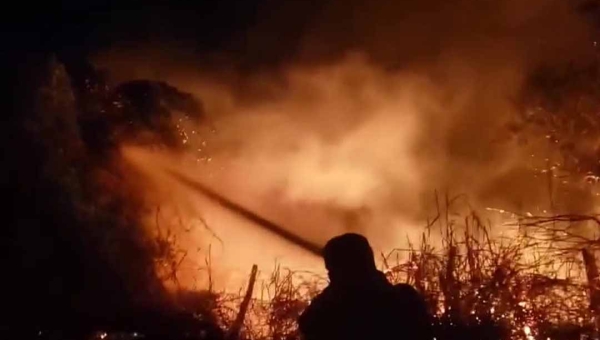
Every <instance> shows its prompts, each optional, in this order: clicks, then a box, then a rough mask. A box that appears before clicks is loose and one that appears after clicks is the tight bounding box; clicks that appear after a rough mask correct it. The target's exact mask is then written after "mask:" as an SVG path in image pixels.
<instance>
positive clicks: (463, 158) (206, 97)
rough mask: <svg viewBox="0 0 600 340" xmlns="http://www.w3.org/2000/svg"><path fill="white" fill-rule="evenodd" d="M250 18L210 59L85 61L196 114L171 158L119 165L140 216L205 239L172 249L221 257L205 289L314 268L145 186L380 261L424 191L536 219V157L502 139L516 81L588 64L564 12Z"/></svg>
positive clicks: (443, 6)
mask: <svg viewBox="0 0 600 340" xmlns="http://www.w3.org/2000/svg"><path fill="white" fill-rule="evenodd" d="M258 13H259V14H258V16H257V20H256V21H255V22H256V25H255V26H253V27H252V28H251V29H249V30H247V31H245V32H244V33H243V34H240V35H238V36H237V37H236V38H234V39H232V40H231V42H228V43H227V44H225V45H224V46H225V47H224V48H223V51H220V52H219V53H214V54H213V55H212V56H211V57H210V58H208V57H205V58H202V59H201V60H200V59H198V60H195V59H194V57H193V54H192V53H191V52H190V51H188V50H187V48H186V47H185V44H182V45H181V46H178V47H172V46H166V45H164V44H163V43H162V42H160V41H158V42H153V43H152V44H149V45H147V46H135V47H131V46H127V45H126V44H120V45H119V44H117V45H115V46H114V47H113V48H112V49H110V50H106V51H103V52H102V53H99V54H98V56H97V62H98V64H99V65H102V66H104V67H106V68H107V69H108V70H110V71H111V75H113V79H114V80H115V81H120V80H125V79H134V78H150V79H157V80H162V81H167V82H168V83H170V84H172V85H175V86H177V87H179V88H180V89H182V90H185V91H188V92H190V93H193V94H194V95H195V96H197V97H198V98H199V99H200V100H202V101H203V103H204V105H205V108H206V112H207V114H208V116H209V119H210V120H211V122H212V126H208V125H205V126H194V125H190V124H188V123H186V122H187V120H186V119H185V117H181V118H180V119H179V121H178V122H179V124H180V129H181V133H182V143H185V144H186V146H187V147H188V151H187V152H185V153H183V154H182V153H177V154H175V153H170V152H161V151H155V150H149V149H140V148H125V149H124V153H123V154H124V155H125V157H126V158H127V159H128V160H129V161H132V162H134V163H135V164H136V165H138V166H139V168H140V169H141V170H142V171H143V173H144V174H145V175H146V176H148V178H149V179H151V180H152V181H151V182H150V183H152V186H149V187H148V197H149V200H150V201H152V204H156V205H160V206H164V207H166V208H165V209H164V210H163V212H164V213H165V214H169V213H168V212H167V211H169V209H172V210H171V213H170V214H172V216H179V217H183V219H184V220H186V221H187V222H186V223H188V222H189V223H191V222H190V221H192V220H194V219H198V218H202V219H203V220H204V221H205V222H206V223H207V225H208V226H209V227H210V228H211V229H212V231H214V233H215V235H216V236H217V237H218V238H219V239H220V240H222V243H219V242H217V241H215V240H216V237H215V235H213V234H212V233H206V229H202V228H200V229H202V230H203V231H202V232H197V233H196V232H193V233H191V234H186V235H188V236H186V237H185V247H186V248H187V249H195V248H197V247H200V248H202V249H201V250H200V251H199V252H198V253H199V254H202V255H198V257H197V259H201V260H200V261H201V262H202V261H204V260H203V259H202V258H203V256H204V257H205V256H206V253H205V250H206V249H207V244H209V243H210V244H221V245H222V247H221V250H214V251H216V252H217V253H218V252H220V253H219V254H220V255H218V254H217V255H215V258H216V259H219V258H220V259H221V261H222V262H220V264H219V262H216V263H215V267H217V268H220V270H221V271H222V273H221V275H226V274H225V273H228V272H230V268H233V267H239V268H240V269H242V270H245V269H247V268H250V265H251V263H254V262H260V264H265V263H270V262H272V261H274V259H276V258H277V259H280V260H282V261H283V262H284V263H285V264H286V265H289V266H291V267H297V268H315V266H319V264H318V259H313V258H312V257H311V256H309V255H306V254H303V253H302V251H301V250H299V249H298V250H292V248H293V247H290V246H289V245H285V244H283V243H282V242H281V241H276V240H275V239H274V237H273V236H272V235H267V234H266V233H264V232H259V229H258V228H253V227H252V226H249V225H248V224H247V223H245V222H243V221H241V220H239V219H236V218H235V217H232V216H229V217H228V216H227V213H226V212H224V211H221V210H219V208H218V207H215V206H214V205H211V204H210V203H208V202H204V201H203V198H201V197H200V196H201V195H198V194H195V193H192V192H190V190H189V189H187V188H185V187H183V186H181V185H178V184H176V183H174V182H173V181H172V180H169V179H168V178H167V177H165V176H164V175H163V174H161V173H162V170H161V169H166V168H169V169H176V170H177V171H180V172H181V173H184V174H185V175H186V176H190V177H192V178H195V179H197V180H199V181H201V182H203V183H206V184H207V185H208V186H210V187H212V188H213V189H214V190H217V191H219V192H221V193H223V195H225V196H226V197H229V198H231V199H232V200H234V201H236V202H238V203H239V204H242V205H244V206H246V207H248V208H249V209H251V210H253V211H255V212H257V213H259V214H260V215H262V216H265V217H266V218H268V219H270V220H272V221H274V222H276V223H279V224H281V225H283V226H285V227H286V228H287V229H289V230H291V231H294V232H295V233H297V234H299V235H301V236H302V237H304V238H307V239H310V240H312V241H314V242H318V243H321V244H323V243H324V242H325V241H326V240H327V239H328V238H329V237H331V236H333V235H335V234H338V233H341V232H344V231H348V230H353V231H359V232H362V233H364V234H366V235H367V236H368V237H369V238H370V239H371V240H372V241H373V244H374V245H375V247H376V248H377V249H382V250H389V249H391V248H393V247H402V246H403V245H404V244H405V240H406V237H407V236H410V237H415V236H417V235H418V234H419V233H420V232H421V230H420V229H419V228H418V227H420V226H422V225H424V222H425V218H426V217H427V216H431V213H432V210H431V209H432V203H433V193H434V192H435V191H436V190H438V191H440V192H449V193H451V194H465V195H466V196H467V197H468V201H469V203H470V205H471V206H472V207H473V208H475V209H479V210H481V209H484V208H485V207H488V206H493V207H497V208H501V209H506V210H511V211H517V212H523V213H524V212H533V213H537V212H541V211H542V210H543V209H546V208H547V207H548V191H547V185H546V184H547V178H545V177H539V176H538V177H535V176H534V175H535V173H534V171H533V169H535V168H539V167H543V166H546V161H545V159H546V158H548V157H549V155H550V151H549V149H548V146H547V143H546V142H547V141H546V140H545V138H544V136H530V142H529V143H528V144H527V145H520V144H519V140H518V139H517V138H515V137H514V136H513V135H511V133H510V132H509V130H508V129H507V128H506V127H507V125H508V124H509V123H511V122H512V121H513V120H514V117H515V114H516V112H517V110H518V108H517V106H516V102H517V99H518V97H519V94H520V92H521V90H522V87H523V85H524V82H525V80H526V78H527V76H528V75H529V74H530V73H531V72H532V71H533V70H535V69H536V68H537V67H539V66H540V65H554V64H556V65H558V64H560V63H564V62H568V61H571V60H583V59H585V58H588V57H590V56H591V55H592V54H591V53H592V52H591V49H592V40H591V38H590V35H589V29H588V27H587V26H586V24H585V22H584V21H583V19H581V18H580V17H579V16H578V15H577V14H576V13H575V11H574V9H573V8H571V7H570V5H569V3H568V2H566V1H552V0H536V1H526V2H524V1H518V0H504V1H474V0H459V1H453V2H447V1H404V2H397V1H372V2H358V1H354V2H347V1H331V2H328V3H327V4H326V5H322V6H316V5H312V4H306V5H289V6H286V5H275V4H267V5H265V9H264V11H258ZM295 13H296V14H298V13H302V14H304V16H303V17H302V19H298V18H296V19H293V20H292V19H291V18H292V17H293V16H294V14H295ZM286 18H290V20H289V21H287V20H285V19H286ZM165 46H166V47H165ZM182 46H183V47H182ZM232 51H237V53H234V52H232ZM573 190H575V192H581V191H577V190H579V189H577V188H576V189H573ZM573 190H572V191H571V192H573ZM578 197H581V195H579V196H578ZM150 198H151V199H150ZM555 199H557V200H560V199H561V197H558V198H555ZM563 199H565V200H566V201H571V200H572V196H571V195H570V196H568V197H566V196H563ZM580 200H582V201H585V202H580V203H581V204H577V207H579V208H581V207H584V209H592V208H593V205H592V204H591V203H590V201H589V199H588V197H587V196H585V195H584V198H580ZM584 203H585V204H584ZM169 207H170V208H169ZM173 218H175V217H173ZM150 220H152V218H149V221H150ZM149 224H152V223H150V222H149ZM195 230H196V229H195ZM189 235H194V236H189ZM200 245H201V246H200ZM219 256H220V257H219ZM215 261H219V260H215ZM190 266H191V265H190ZM263 267H264V266H263ZM223 277H224V276H223ZM190 280H191V279H190ZM223 280H229V279H225V278H224V279H223Z"/></svg>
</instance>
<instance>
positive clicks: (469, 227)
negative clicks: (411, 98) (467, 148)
mask: <svg viewBox="0 0 600 340" xmlns="http://www.w3.org/2000/svg"><path fill="white" fill-rule="evenodd" d="M582 219H584V218H583V217H582V216H571V217H567V216H556V217H520V218H518V219H517V220H516V222H515V224H514V225H513V227H515V228H519V230H520V232H519V233H517V235H518V236H516V237H511V238H502V237H497V238H493V237H492V236H490V229H491V226H489V225H486V224H485V223H484V222H483V220H482V218H480V217H479V216H478V215H477V214H475V213H471V214H469V215H468V216H466V217H464V218H462V219H452V218H450V217H449V215H447V214H446V212H444V213H440V214H438V217H437V218H436V219H434V220H433V222H432V223H429V224H428V225H427V227H426V228H425V230H424V232H423V234H422V238H421V239H420V240H419V242H417V243H413V244H411V245H410V246H409V248H408V249H396V250H394V251H392V252H390V253H388V254H381V258H382V263H383V268H382V269H383V270H384V271H385V273H386V274H387V275H388V278H389V279H390V281H392V282H408V283H410V284H412V285H414V286H415V287H417V289H418V290H419V291H421V292H422V293H423V294H424V295H425V296H426V299H427V301H428V303H429V307H430V309H431V311H432V313H434V314H435V315H436V316H437V321H436V324H437V325H436V327H437V332H438V336H437V338H438V339H445V338H456V336H457V335H456V332H459V333H460V332H462V333H460V335H459V338H464V339H473V338H480V337H481V336H486V337H487V338H491V339H533V338H535V339H547V338H551V339H579V337H580V336H582V335H583V334H588V335H592V334H593V333H594V328H595V327H594V320H595V319H594V308H592V307H593V306H592V305H591V304H590V301H591V299H590V288H591V286H590V285H588V281H587V279H588V278H589V275H586V274H587V273H588V272H589V270H590V268H589V263H588V266H587V267H586V263H584V261H583V258H582V256H581V254H582V252H581V251H582V249H593V245H594V243H593V240H590V241H589V242H583V241H582V240H579V243H576V244H577V245H576V246H575V245H574V243H573V242H571V241H572V240H571V237H570V235H569V234H560V235H559V234H557V233H556V230H557V228H562V229H564V230H568V229H569V228H571V227H573V224H574V223H579V222H581V220H582ZM585 219H586V220H589V221H597V220H596V219H595V218H594V217H592V216H589V217H588V218H585ZM436 232H437V233H440V234H441V236H442V239H443V242H442V244H441V245H438V246H436V245H434V242H432V235H433V234H434V233H436ZM543 237H545V238H543ZM551 241H552V242H551ZM590 253H593V252H590ZM402 259H408V260H402ZM325 283H326V282H325V281H324V279H323V278H321V277H317V276H315V275H312V274H310V273H296V272H293V271H291V270H288V269H283V268H279V267H277V268H275V270H274V271H273V272H272V274H271V276H270V277H269V279H267V280H265V281H264V282H263V283H262V284H261V286H260V287H259V289H260V292H261V294H262V295H261V296H260V297H259V298H255V299H254V300H253V301H252V303H251V304H250V308H249V311H248V315H247V317H246V320H245V327H244V330H243V332H242V335H241V338H242V339H253V340H254V339H257V340H258V339H274V340H279V339H299V335H298V333H297V329H296V324H295V321H296V319H297V317H298V316H299V314H300V313H301V312H302V310H303V309H304V308H305V307H306V306H307V304H308V302H309V301H310V299H311V298H312V297H314V296H315V295H316V294H317V293H318V291H319V290H320V289H321V288H322V287H323V286H324V284H325ZM241 297H242V294H240V295H239V296H232V295H220V298H219V301H218V303H217V304H216V307H215V312H216V313H217V314H218V315H219V319H220V321H221V323H222V325H223V326H224V327H226V328H227V327H229V326H230V325H231V322H232V321H233V320H234V319H235V316H236V311H237V306H238V305H239V303H240V302H241ZM452 325H454V326H452ZM457 325H460V326H461V327H462V328H460V327H458V326H457ZM457 329H458V330H457ZM452 332H454V333H453V334H454V335H450V333H452ZM482 334H483V335H482Z"/></svg>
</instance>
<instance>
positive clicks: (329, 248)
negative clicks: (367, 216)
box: [323, 233, 377, 283]
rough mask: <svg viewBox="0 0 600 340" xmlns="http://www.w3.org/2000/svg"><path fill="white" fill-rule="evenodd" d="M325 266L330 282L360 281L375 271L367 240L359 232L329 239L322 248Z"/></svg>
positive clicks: (373, 257)
mask: <svg viewBox="0 0 600 340" xmlns="http://www.w3.org/2000/svg"><path fill="white" fill-rule="evenodd" d="M323 257H324V259H325V267H326V268H327V272H328V274H329V280H330V281H331V282H332V283H338V282H339V283H352V282H356V281H361V280H362V279H364V278H365V277H367V276H369V275H372V274H373V273H375V272H376V271H377V267H376V266H375V256H374V255H373V249H371V246H370V245H369V241H367V239H366V238H365V237H364V236H362V235H359V234H354V233H348V234H343V235H340V236H336V237H334V238H332V239H331V240H329V241H328V242H327V244H326V245H325V248H324V249H323Z"/></svg>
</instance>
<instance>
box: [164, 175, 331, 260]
mask: <svg viewBox="0 0 600 340" xmlns="http://www.w3.org/2000/svg"><path fill="white" fill-rule="evenodd" d="M167 173H168V174H169V175H170V176H172V177H173V178H174V179H175V180H176V181H178V182H179V183H181V184H182V185H185V186H186V187H188V188H190V189H192V190H194V191H195V192H198V193H200V194H202V195H204V196H206V197H208V198H210V199H211V200H213V201H215V202H217V203H219V204H220V205H221V206H223V207H225V208H227V209H228V210H230V211H232V212H234V213H235V214H237V215H240V216H242V217H244V218H245V219H247V220H249V221H252V222H253V223H255V224H256V225H258V226H260V227H262V228H264V229H266V230H268V231H270V232H272V233H274V234H275V235H277V236H279V237H281V238H282V239H284V240H285V241H287V242H290V243H292V244H295V245H296V246H298V247H300V248H302V249H304V250H306V251H308V252H310V253H312V254H314V255H316V256H321V254H322V252H321V250H322V246H320V245H318V244H316V243H313V242H311V241H308V240H306V239H304V238H302V237H299V236H298V235H296V234H294V233H291V232H289V231H287V230H285V229H284V228H282V227H281V226H279V225H277V224H275V223H273V222H271V221H268V220H267V219H265V218H263V217H260V216H258V215H257V214H255V213H254V212H252V211H250V210H248V209H246V208H244V207H242V206H240V205H238V204H236V203H234V202H232V201H230V200H228V199H227V198H225V197H223V196H221V195H220V194H218V193H217V192H215V191H213V190H211V189H209V188H208V187H206V186H205V185H203V184H202V183H200V182H198V181H196V180H193V179H190V178H188V177H186V176H184V175H182V174H179V173H177V172H174V171H167Z"/></svg>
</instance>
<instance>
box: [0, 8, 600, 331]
mask: <svg viewBox="0 0 600 340" xmlns="http://www.w3.org/2000/svg"><path fill="white" fill-rule="evenodd" d="M151 7H152V6H151ZM159 7H160V6H159ZM153 8H154V7H153ZM597 8H598V5H597V4H596V3H595V2H593V1H586V2H581V3H580V2H569V1H558V0H556V1H553V0H539V1H538V0H535V1H528V2H523V1H516V0H515V1H513V0H502V1H497V2H494V3H491V2H490V3H488V2H486V3H485V5H484V4H483V3H482V2H481V1H471V0H458V1H454V2H442V1H424V2H417V1H408V2H407V3H406V4H403V5H400V4H396V3H393V2H386V1H375V2H373V3H369V4H366V3H364V2H363V3H361V2H360V1H350V2H349V3H347V4H346V3H342V2H336V1H330V2H326V3H325V4H321V5H318V6H317V5H311V4H308V3H307V4H305V5H298V4H296V5H294V4H291V3H290V4H287V5H285V4H274V3H268V4H266V3H265V4H262V5H260V6H259V5H257V7H256V8H255V9H256V13H254V12H253V13H254V14H253V15H254V16H255V17H253V19H252V20H251V21H252V23H253V24H251V25H248V27H244V28H243V29H241V30H240V31H239V32H241V33H239V32H238V33H237V35H234V36H233V37H231V36H228V38H227V39H226V38H218V39H217V38H214V39H215V40H219V41H221V40H222V41H227V43H222V45H219V46H218V47H214V46H210V47H208V48H206V49H205V50H203V51H202V52H197V51H195V49H194V48H193V46H192V45H193V44H191V42H189V41H188V40H189V36H190V34H189V32H187V31H189V29H190V25H192V24H190V23H189V22H188V21H194V20H195V18H194V17H193V15H192V14H190V12H188V11H185V10H182V11H181V12H179V11H176V10H166V9H163V10H164V11H165V12H164V13H163V14H164V16H165V18H169V19H164V20H166V21H165V22H163V21H161V20H163V19H161V15H157V14H156V13H155V12H151V10H150V9H148V11H149V12H148V13H154V14H148V13H146V12H144V11H141V12H140V13H145V14H139V15H140V17H143V18H144V19H140V20H142V21H140V22H141V23H144V24H148V23H153V25H150V24H148V25H149V26H144V27H155V28H153V29H155V31H153V30H152V29H151V28H148V30H149V32H154V34H155V35H152V34H150V33H148V32H146V33H144V34H148V35H150V36H151V38H147V39H146V38H144V39H142V38H139V39H138V40H136V41H135V42H132V41H134V40H135V39H133V38H132V37H134V36H136V35H135V34H134V33H130V34H131V35H128V34H129V33H128V31H126V30H125V28H124V27H125V26H118V25H117V24H115V25H117V27H118V29H115V32H118V33H114V35H115V36H117V38H114V37H113V36H112V35H110V39H112V40H111V43H110V44H108V46H102V48H96V49H93V50H90V51H88V50H85V52H82V50H80V49H78V48H73V47H72V46H71V45H72V43H71V42H69V43H68V44H67V43H65V45H69V47H68V48H66V47H65V48H54V47H52V48H49V50H48V53H41V54H40V57H39V58H37V57H33V56H32V55H33V54H27V56H28V57H27V58H24V59H23V60H21V61H20V62H21V66H20V68H19V70H20V71H22V70H25V71H23V72H22V74H19V79H20V81H19V84H18V85H16V86H15V91H14V93H15V94H14V96H15V98H17V99H18V102H19V104H18V105H15V108H16V110H15V111H18V112H17V113H16V114H15V115H14V117H13V116H11V118H10V119H9V120H7V124H6V126H8V127H9V129H8V130H10V131H9V132H7V134H6V135H5V138H6V142H5V143H3V144H4V145H5V153H6V157H5V158H6V159H8V160H9V163H10V165H9V166H8V167H7V170H8V172H9V173H10V175H9V176H5V183H4V186H5V187H6V188H7V190H8V192H9V193H10V194H11V195H12V196H13V200H12V203H11V204H12V206H11V208H12V213H11V215H10V216H9V217H10V218H9V223H8V224H9V227H8V228H7V230H8V232H7V235H8V236H9V237H7V243H6V248H7V249H9V251H10V254H11V257H7V258H9V260H8V261H7V262H8V264H7V269H8V272H13V273H15V276H14V279H9V280H6V282H4V283H3V284H4V285H5V286H4V287H3V289H2V291H4V292H15V291H19V292H21V291H23V292H26V293H23V294H22V297H21V296H20V297H18V298H17V297H14V296H10V295H12V294H10V293H7V297H6V299H5V300H6V301H7V308H9V309H10V310H11V311H14V312H13V313H11V314H12V316H11V318H9V319H7V320H8V321H6V322H5V323H2V324H0V325H1V326H2V328H1V329H0V331H6V332H10V333H11V334H12V335H13V336H16V337H17V338H19V337H21V338H22V337H28V336H34V337H37V338H44V337H46V338H54V337H57V338H61V337H67V338H73V339H80V338H87V339H89V338H90V337H91V338H97V339H113V338H114V339H117V338H137V337H140V336H142V335H143V336H146V337H152V336H156V337H158V338H170V337H179V336H181V337H184V335H186V334H187V335H186V336H188V337H194V338H211V339H212V338H215V339H217V338H222V337H228V338H230V339H299V334H298V331H297V326H296V319H297V317H298V315H299V314H300V313H301V312H302V311H303V310H304V308H305V307H306V306H307V305H308V303H309V302H310V299H311V298H312V297H314V296H315V295H316V294H317V293H318V292H319V291H320V290H321V289H323V287H324V286H325V285H326V284H327V281H326V272H325V268H324V266H323V264H322V259H321V258H320V249H321V247H322V246H323V245H324V244H325V242H326V241H327V240H328V239H330V238H331V237H333V236H335V235H338V234H341V233H344V232H349V231H350V232H358V233H361V234H363V235H365V236H367V237H368V238H369V240H370V241H371V243H372V245H373V247H374V249H375V251H376V254H377V255H378V256H377V261H378V265H379V267H380V268H381V269H382V270H383V271H384V272H385V273H386V275H387V276H388V278H389V280H390V281H393V282H407V283H410V284H411V285H413V286H414V287H416V288H417V289H418V290H419V291H420V292H421V293H423V294H424V296H425V297H426V299H427V302H428V304H429V307H430V311H431V312H432V314H434V315H436V318H435V332H436V339H459V338H460V339H527V340H532V339H581V338H598V331H599V329H598V327H599V325H598V322H599V321H598V320H599V319H598V318H600V281H599V280H600V272H599V269H598V260H597V257H598V254H597V251H598V246H599V244H598V239H599V237H600V217H599V216H598V203H599V196H600V191H598V187H597V185H598V179H599V178H600V177H599V176H600V166H599V164H600V158H599V150H600V130H599V126H600V114H599V112H600V111H599V110H600V90H599V87H598V84H599V82H600V60H598V56H597V42H596V40H595V39H597V38H598V35H597V32H596V30H597V27H596V26H597V25H598V22H597V21H598V20H597V16H598V10H597ZM153 10H159V9H157V8H154V9H153ZM206 10H207V11H208V9H206ZM161 13H162V12H161ZM226 13H227V16H230V15H231V13H230V12H229V9H227V10H226ZM294 14H296V15H297V16H301V17H303V19H299V18H297V17H296V16H294ZM126 16H127V15H126ZM116 17H118V15H117V14H115V18H116ZM149 18H150V19H149ZM286 18H287V19H289V22H288V20H287V19H286ZM114 20H117V19H114ZM130 20H133V19H132V18H130V17H128V16H127V20H126V21H130ZM144 20H146V21H144ZM177 20H179V21H181V22H180V24H181V25H182V27H185V28H184V29H182V30H183V31H186V32H187V33H186V34H187V35H184V36H185V37H187V38H186V39H188V40H185V39H183V38H181V39H180V40H178V38H177V37H173V36H169V34H172V32H171V33H169V32H170V31H169V29H168V28H169V27H171V26H169V25H171V24H172V23H173V22H176V21H177ZM207 20H208V19H207ZM232 20H233V19H232ZM240 20H241V19H240ZM167 21H168V24H167V23H166V22H167ZM234 21H235V20H234ZM161 23H162V25H163V26H161ZM106 25H108V24H106ZM173 25H174V24H173ZM207 25H208V24H207ZM215 25H216V24H215ZM223 25H224V26H225V24H223ZM109 26H110V25H109ZM192 26H193V25H192ZM99 27H100V26H99ZM101 27H102V29H105V30H109V29H108V28H107V27H104V26H101ZM127 27H129V26H127ZM215 27H216V26H215ZM557 27H560V30H561V32H562V33H561V34H557V32H556V29H557ZM223 30H225V29H223ZM98 31H101V29H100V28H98ZM109 31H110V30H109ZM111 32H112V31H111ZM136 32H137V31H136ZM178 32H179V31H178ZM191 35H194V38H196V37H195V35H198V36H202V33H198V34H196V33H194V34H191ZM205 35H206V36H210V34H208V33H205ZM93 38H94V36H93V35H92V36H91V38H86V39H93ZM103 38H104V39H108V38H106V37H103ZM207 39H208V38H207ZM208 40H210V39H208ZM208 40H207V41H208ZM86 41H87V40H86ZM173 41H177V42H178V43H173ZM211 41H212V40H211ZM206 44H209V43H208V42H206ZM209 45H210V44H209ZM196 47H197V46H196ZM194 51H195V52H194ZM232 51H233V52H232ZM28 53H30V52H28ZM23 65H24V66H23ZM17 258H18V259H19V260H11V259H17ZM25 300H27V301H29V302H27V303H26V304H27V305H28V307H27V308H23V303H24V301H25ZM20 320H28V321H27V322H28V323H29V324H30V325H31V327H29V328H27V329H23V328H21V327H18V326H16V325H17V324H19V322H20ZM398 331H399V332H401V330H398ZM30 333H31V334H30Z"/></svg>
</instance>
